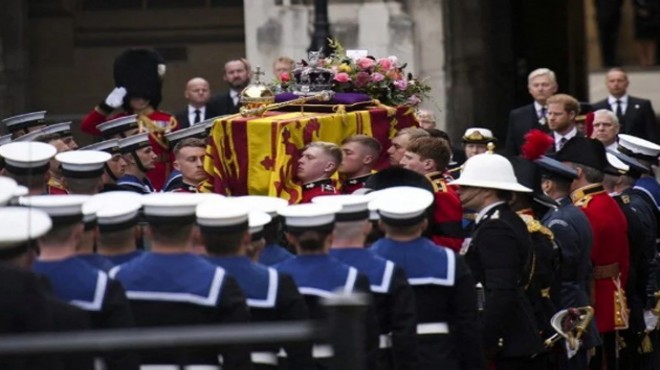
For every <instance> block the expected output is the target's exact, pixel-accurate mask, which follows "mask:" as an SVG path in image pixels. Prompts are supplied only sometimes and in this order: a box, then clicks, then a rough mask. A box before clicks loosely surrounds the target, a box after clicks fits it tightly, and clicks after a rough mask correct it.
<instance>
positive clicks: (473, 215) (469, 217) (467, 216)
mask: <svg viewBox="0 0 660 370" xmlns="http://www.w3.org/2000/svg"><path fill="white" fill-rule="evenodd" d="M463 218H464V219H466V220H470V221H474V220H476V219H477V213H475V212H473V213H463Z"/></svg>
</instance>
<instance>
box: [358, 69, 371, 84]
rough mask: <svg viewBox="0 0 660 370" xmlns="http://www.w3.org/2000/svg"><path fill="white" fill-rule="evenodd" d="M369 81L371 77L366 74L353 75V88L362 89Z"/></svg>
mask: <svg viewBox="0 0 660 370" xmlns="http://www.w3.org/2000/svg"><path fill="white" fill-rule="evenodd" d="M370 79H371V76H370V75H369V73H367V72H358V74H357V75H355V87H357V88H360V87H364V86H366V85H367V84H368V83H369V80H370Z"/></svg>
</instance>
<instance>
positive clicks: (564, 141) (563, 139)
mask: <svg viewBox="0 0 660 370" xmlns="http://www.w3.org/2000/svg"><path fill="white" fill-rule="evenodd" d="M567 141H568V140H567V139H566V137H562V138H561V139H559V149H557V151H560V150H561V148H563V147H564V144H566V142H567Z"/></svg>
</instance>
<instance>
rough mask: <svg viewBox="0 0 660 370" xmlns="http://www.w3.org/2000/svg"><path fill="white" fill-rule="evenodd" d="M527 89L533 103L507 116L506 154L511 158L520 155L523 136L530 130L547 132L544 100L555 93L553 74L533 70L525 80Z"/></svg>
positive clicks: (555, 84)
mask: <svg viewBox="0 0 660 370" xmlns="http://www.w3.org/2000/svg"><path fill="white" fill-rule="evenodd" d="M527 89H528V90H529V94H530V95H531V96H532V98H534V102H532V103H531V104H527V105H525V106H522V107H520V108H517V109H514V110H512V111H511V113H510V114H509V126H508V129H507V134H506V153H507V154H508V155H511V156H515V155H519V154H520V147H521V146H522V145H523V143H524V142H525V134H526V133H527V132H529V131H530V130H532V129H535V128H536V129H541V130H543V131H546V132H549V128H548V126H547V118H546V114H547V112H548V108H547V106H546V100H547V99H548V98H549V97H551V96H552V95H554V94H555V93H556V92H557V79H556V77H555V73H554V72H553V71H552V70H550V69H548V68H539V69H535V70H534V71H532V73H530V74H529V77H528V78H527Z"/></svg>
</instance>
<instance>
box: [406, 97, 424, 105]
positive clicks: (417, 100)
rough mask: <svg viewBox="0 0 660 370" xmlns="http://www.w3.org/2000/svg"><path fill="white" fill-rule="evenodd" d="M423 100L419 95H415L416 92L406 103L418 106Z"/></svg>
mask: <svg viewBox="0 0 660 370" xmlns="http://www.w3.org/2000/svg"><path fill="white" fill-rule="evenodd" d="M421 102H422V100H421V99H420V98H419V97H418V96H417V95H414V94H413V95H410V97H409V98H408V100H407V101H406V103H408V105H411V106H413V107H414V106H417V105H418V104H419V103H421Z"/></svg>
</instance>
